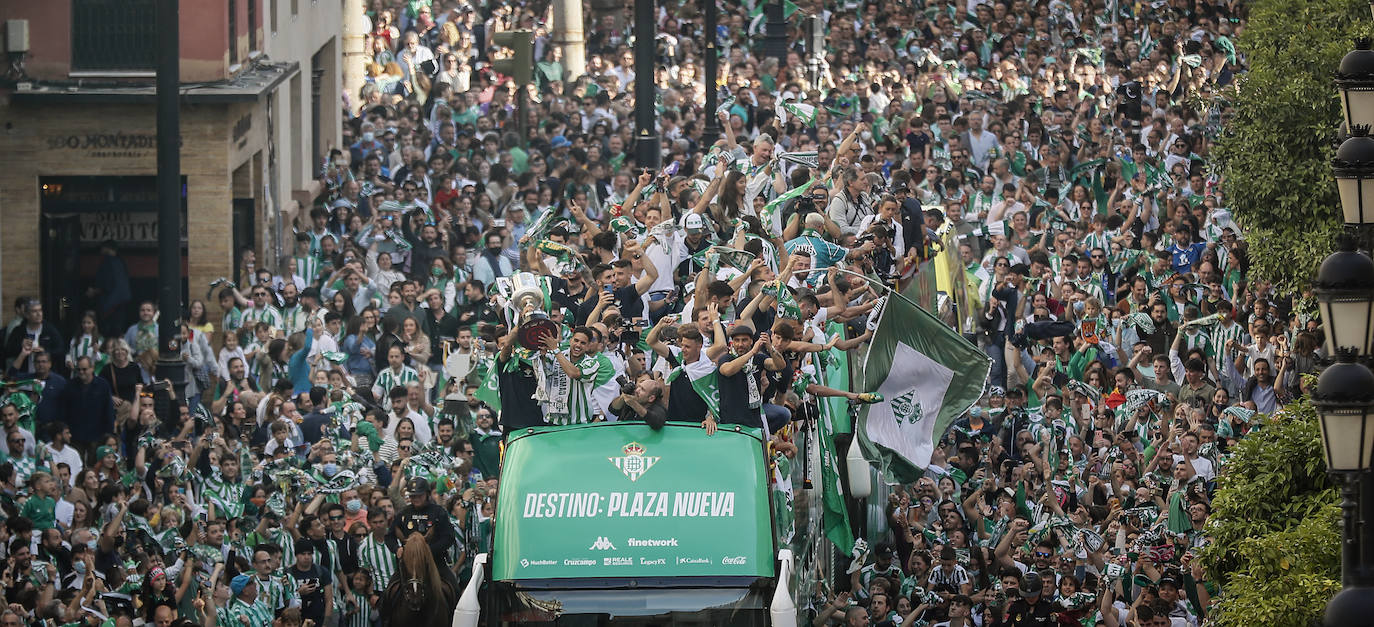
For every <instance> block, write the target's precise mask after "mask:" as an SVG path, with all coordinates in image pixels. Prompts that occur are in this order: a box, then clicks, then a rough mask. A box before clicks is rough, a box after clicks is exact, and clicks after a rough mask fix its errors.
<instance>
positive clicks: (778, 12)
mask: <svg viewBox="0 0 1374 627" xmlns="http://www.w3.org/2000/svg"><path fill="white" fill-rule="evenodd" d="M763 15H764V19H765V22H764V30H763V32H764V39H763V55H764V56H766V57H773V58H774V59H777V60H778V63H781V64H786V63H787V18H785V17H783V15H784V13H783V6H782V2H769V3H768V4H766V5H764V7H763Z"/></svg>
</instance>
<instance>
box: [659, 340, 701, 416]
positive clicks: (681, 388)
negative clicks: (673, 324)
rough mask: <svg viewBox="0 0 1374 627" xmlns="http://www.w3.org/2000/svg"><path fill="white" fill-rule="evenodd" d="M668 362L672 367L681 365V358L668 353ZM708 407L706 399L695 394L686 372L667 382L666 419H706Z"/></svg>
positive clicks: (695, 391)
mask: <svg viewBox="0 0 1374 627" xmlns="http://www.w3.org/2000/svg"><path fill="white" fill-rule="evenodd" d="M668 363H669V364H672V366H673V367H674V368H676V367H678V366H680V365H682V360H681V359H679V358H678V356H677V355H669V356H668ZM709 410H710V407H709V406H708V405H707V404H706V401H704V400H702V399H701V395H700V394H697V390H696V388H694V387H692V380H691V378H689V377H688V376H687V373H685V372H684V373H682V374H680V375H678V376H677V378H675V379H673V382H672V383H670V384H668V419H669V420H681V421H684V422H701V421H703V420H706V412H707V411H709Z"/></svg>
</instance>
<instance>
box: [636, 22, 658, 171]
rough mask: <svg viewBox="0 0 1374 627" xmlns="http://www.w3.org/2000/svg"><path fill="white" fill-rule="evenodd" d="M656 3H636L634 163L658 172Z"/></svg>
mask: <svg viewBox="0 0 1374 627" xmlns="http://www.w3.org/2000/svg"><path fill="white" fill-rule="evenodd" d="M655 4H656V3H655V2H654V0H635V48H634V52H635V163H637V164H638V165H639V167H641V168H647V169H650V170H658V167H659V159H660V158H661V156H660V155H659V149H658V129H657V128H655V122H656V120H657V119H658V106H657V98H656V97H655V95H656V93H657V91H658V85H657V84H656V82H657V81H656V76H655V72H654V67H655V66H656V65H658V59H657V57H658V52H657V43H658V38H657V35H658V27H657V26H656V25H655V23H654V13H655V9H656V6H655Z"/></svg>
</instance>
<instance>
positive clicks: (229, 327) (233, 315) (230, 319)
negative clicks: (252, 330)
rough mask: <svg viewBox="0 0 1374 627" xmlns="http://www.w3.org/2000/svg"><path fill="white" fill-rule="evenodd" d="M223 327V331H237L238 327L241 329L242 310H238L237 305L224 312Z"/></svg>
mask: <svg viewBox="0 0 1374 627" xmlns="http://www.w3.org/2000/svg"><path fill="white" fill-rule="evenodd" d="M223 327H224V332H225V333H230V332H237V331H238V330H239V329H242V328H243V311H242V310H240V309H239V308H238V307H234V308H233V309H230V310H229V311H226V312H224V324H223Z"/></svg>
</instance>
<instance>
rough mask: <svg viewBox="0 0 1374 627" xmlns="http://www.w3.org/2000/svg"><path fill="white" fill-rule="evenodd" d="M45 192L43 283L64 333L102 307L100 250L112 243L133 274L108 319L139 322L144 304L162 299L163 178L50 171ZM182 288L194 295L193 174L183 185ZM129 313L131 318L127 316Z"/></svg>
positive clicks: (45, 297) (47, 300)
mask: <svg viewBox="0 0 1374 627" xmlns="http://www.w3.org/2000/svg"><path fill="white" fill-rule="evenodd" d="M38 184H39V188H40V191H41V193H42V196H41V198H42V201H41V208H42V212H41V218H40V223H39V224H40V228H41V229H42V231H41V232H42V234H43V242H42V246H41V247H40V257H41V259H40V260H39V273H40V279H39V285H41V286H42V287H43V296H42V298H43V301H44V302H43V305H44V308H45V310H46V311H48V312H49V314H48V315H49V316H51V317H52V319H53V321H54V322H55V323H56V324H58V325H59V328H60V329H61V330H62V331H63V333H70V332H71V331H72V330H73V329H75V328H77V325H78V323H79V322H80V320H81V316H82V314H83V313H84V312H85V311H87V310H98V309H101V303H100V302H99V297H98V292H95V293H93V291H92V288H101V287H103V286H99V285H97V284H96V281H95V277H96V274H97V272H98V270H99V268H100V265H101V261H102V258H101V254H100V247H101V244H102V243H103V242H112V243H113V244H114V245H115V247H116V250H117V252H118V256H119V258H120V259H121V260H122V261H123V266H124V268H125V270H126V274H127V277H128V291H129V299H128V302H127V303H125V304H123V306H121V307H117V308H115V310H114V311H111V312H104V313H106V314H109V315H106V316H105V317H107V318H110V319H112V320H116V321H119V322H123V323H128V322H129V321H132V320H133V319H134V317H135V316H134V315H133V314H134V312H135V311H137V307H138V303H139V302H141V301H144V300H151V301H153V302H157V295H158V290H157V286H158V281H159V278H158V270H157V232H158V226H159V225H158V221H157V177H155V176H49V177H40V178H39V180H38ZM181 211H182V214H181V215H182V219H181V226H182V229H181V255H182V269H181V291H182V294H185V293H186V179H185V178H184V177H183V178H182V184H181ZM120 318H122V319H123V320H119V319H120Z"/></svg>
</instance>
